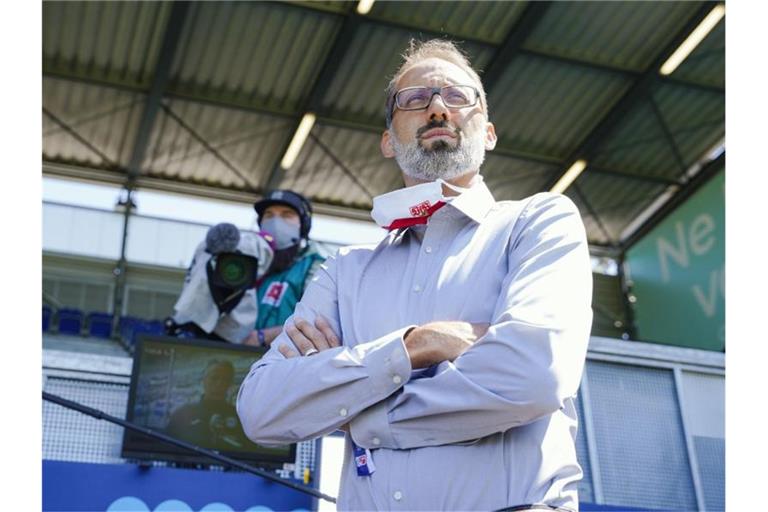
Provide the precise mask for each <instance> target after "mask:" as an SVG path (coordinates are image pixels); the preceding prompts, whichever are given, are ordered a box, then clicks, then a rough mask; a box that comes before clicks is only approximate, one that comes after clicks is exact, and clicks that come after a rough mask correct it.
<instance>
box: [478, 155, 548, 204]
mask: <svg viewBox="0 0 768 512" xmlns="http://www.w3.org/2000/svg"><path fill="white" fill-rule="evenodd" d="M556 172H557V167H556V166H553V165H547V164H540V163H536V162H531V161H529V160H520V159H517V158H511V157H508V156H500V155H497V154H494V153H493V152H490V153H486V157H485V162H484V163H483V165H482V167H481V168H480V174H482V175H483V179H484V180H485V183H486V184H487V185H488V188H489V189H490V191H491V193H492V194H493V197H494V198H495V199H496V200H497V201H503V200H510V199H511V200H518V199H523V198H525V197H528V196H531V195H533V194H535V193H537V192H541V191H542V190H544V187H545V185H546V184H547V183H548V182H549V181H550V180H551V179H553V177H554V175H555V173H556Z"/></svg>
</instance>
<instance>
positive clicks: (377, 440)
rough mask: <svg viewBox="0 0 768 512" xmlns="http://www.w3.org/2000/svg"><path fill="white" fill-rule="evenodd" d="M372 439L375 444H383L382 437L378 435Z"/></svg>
mask: <svg viewBox="0 0 768 512" xmlns="http://www.w3.org/2000/svg"><path fill="white" fill-rule="evenodd" d="M372 441H373V444H375V445H376V446H379V445H380V444H381V439H379V438H378V437H374V438H373V439H372Z"/></svg>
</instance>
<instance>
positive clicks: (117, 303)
mask: <svg viewBox="0 0 768 512" xmlns="http://www.w3.org/2000/svg"><path fill="white" fill-rule="evenodd" d="M125 190H126V191H127V192H128V194H127V196H126V199H125V211H124V212H123V240H122V243H121V245H120V259H118V260H117V266H115V268H114V269H113V270H112V273H113V274H114V276H115V293H114V295H113V299H112V338H113V339H116V340H119V339H120V316H121V315H122V314H123V297H124V296H125V270H126V261H127V260H126V258H125V251H126V248H127V243H128V222H129V220H130V217H131V212H132V210H133V180H131V179H129V181H128V183H127V184H126V185H125Z"/></svg>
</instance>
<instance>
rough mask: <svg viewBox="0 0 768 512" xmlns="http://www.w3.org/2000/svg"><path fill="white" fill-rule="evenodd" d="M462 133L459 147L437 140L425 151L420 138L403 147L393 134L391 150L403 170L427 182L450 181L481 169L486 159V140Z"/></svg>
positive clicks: (412, 176)
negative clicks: (419, 140) (439, 179)
mask: <svg viewBox="0 0 768 512" xmlns="http://www.w3.org/2000/svg"><path fill="white" fill-rule="evenodd" d="M464 135H466V132H464V133H463V134H462V137H461V138H460V139H459V142H458V144H457V145H456V147H452V146H450V145H449V144H448V143H447V142H445V141H442V140H438V141H435V142H434V143H433V144H432V147H431V148H429V149H426V148H424V147H422V146H421V144H419V142H418V140H417V139H414V140H413V142H410V143H406V144H401V143H400V141H399V140H397V136H395V134H394V132H392V148H393V149H394V151H395V160H396V161H397V164H398V165H399V166H400V169H402V171H403V172H404V173H405V174H407V175H408V176H410V177H411V178H416V179H419V180H424V181H435V180H436V179H438V178H442V179H444V180H450V179H453V178H458V177H459V176H462V175H464V174H467V173H468V172H471V171H476V170H479V169H480V166H481V165H482V164H483V161H484V160H485V140H484V139H483V137H482V136H477V137H464Z"/></svg>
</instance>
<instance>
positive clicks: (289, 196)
mask: <svg viewBox="0 0 768 512" xmlns="http://www.w3.org/2000/svg"><path fill="white" fill-rule="evenodd" d="M253 207H254V209H255V210H256V213H258V215H259V227H260V228H261V231H262V233H268V234H269V235H271V236H272V237H273V239H274V240H273V244H274V249H275V251H274V259H273V260H272V265H271V267H270V268H269V270H268V271H267V274H266V276H264V278H263V279H262V280H261V282H260V283H259V286H258V289H257V297H256V300H257V304H258V311H259V314H258V318H257V320H256V325H255V330H254V331H253V332H251V334H250V335H249V336H248V337H247V338H246V339H245V341H244V343H246V344H248V345H258V346H269V344H270V343H272V340H274V339H275V338H276V337H277V335H278V334H280V333H281V332H282V330H283V323H284V322H285V320H286V319H287V318H288V317H289V316H290V315H291V314H292V313H293V309H294V308H295V307H296V303H297V302H298V301H299V299H301V296H302V295H303V293H304V288H305V287H306V285H307V284H308V283H309V281H310V279H312V276H313V275H314V273H315V270H317V268H318V267H319V266H320V264H321V263H322V262H323V261H324V260H325V258H324V257H323V256H321V255H320V254H319V253H318V250H317V246H316V245H315V243H314V242H310V241H309V229H310V227H311V226H312V205H311V204H310V202H309V201H308V200H307V199H306V198H305V197H304V196H302V195H301V194H298V193H296V192H293V191H291V190H273V191H272V192H270V193H269V194H267V195H266V196H265V197H264V199H262V200H260V201H258V202H256V204H254V205H253Z"/></svg>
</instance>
